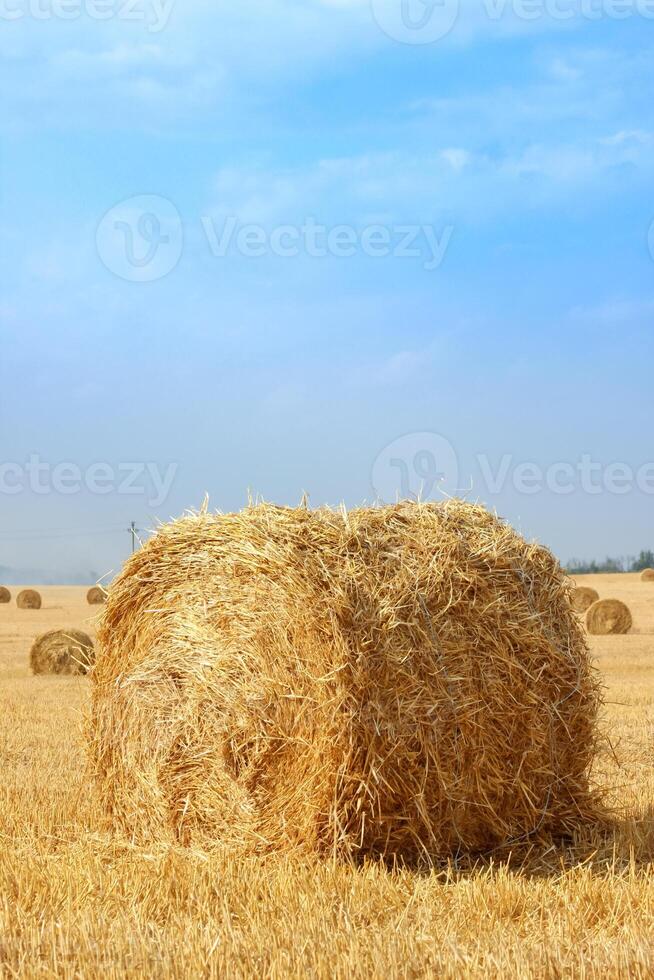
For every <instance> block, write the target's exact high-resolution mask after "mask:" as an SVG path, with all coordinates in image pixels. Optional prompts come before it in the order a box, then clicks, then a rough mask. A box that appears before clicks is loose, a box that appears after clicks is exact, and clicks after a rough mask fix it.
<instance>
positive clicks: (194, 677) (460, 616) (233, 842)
mask: <svg viewBox="0 0 654 980" xmlns="http://www.w3.org/2000/svg"><path fill="white" fill-rule="evenodd" d="M93 683H94V693H93V708H92V717H91V721H90V728H89V737H90V755H91V760H92V764H93V767H94V770H95V775H96V778H97V783H98V788H99V793H100V799H101V801H102V802H103V804H104V807H105V809H106V812H107V814H108V816H109V818H110V820H111V822H112V825H113V826H114V827H118V828H121V829H122V830H123V831H124V832H125V833H127V834H128V835H129V836H130V838H132V839H134V840H153V839H154V840H157V839H159V840H161V839H164V840H178V841H180V842H182V843H185V844H188V843H190V842H193V843H194V844H198V843H199V844H206V843H209V842H212V841H214V842H216V841H217V842H221V843H222V844H227V845H230V846H234V847H237V848H244V849H245V850H251V851H265V850H270V849H277V848H287V847H299V848H302V849H306V850H313V851H318V852H322V853H328V852H334V853H338V854H341V855H350V856H356V855H362V854H383V855H384V856H386V857H389V856H391V855H401V856H403V857H406V858H411V859H412V858H416V857H417V856H419V855H424V854H425V853H428V854H430V855H432V856H444V855H449V854H453V853H458V852H463V851H477V850H480V849H488V848H492V847H494V846H497V845H504V844H507V843H512V844H513V843H516V842H525V841H528V840H532V839H535V838H536V837H537V836H538V835H540V834H542V833H547V832H552V833H555V834H559V833H565V832H567V831H570V830H571V829H572V828H574V827H576V826H577V825H578V824H579V822H580V821H581V820H583V819H585V818H587V817H588V816H589V815H590V814H591V813H592V812H593V799H592V796H591V795H590V793H589V789H588V781H587V775H588V769H589V766H590V763H591V761H592V758H593V753H594V744H595V720H596V712H597V707H598V699H599V694H598V684H597V681H596V678H595V675H594V673H593V670H592V668H591V666H590V663H589V654H588V649H587V646H586V641H585V637H584V634H583V630H582V627H581V625H580V623H579V621H578V619H577V617H576V615H575V614H574V613H573V611H572V608H571V604H570V599H569V584H568V582H567V580H566V578H565V576H564V574H563V573H562V571H561V569H560V567H559V565H558V564H557V562H556V560H555V559H554V558H553V556H552V555H551V554H550V552H549V551H547V550H546V549H544V548H542V547H540V546H538V545H536V544H528V543H527V542H525V541H524V540H523V539H522V538H521V537H520V536H519V535H518V534H516V533H515V532H514V531H513V530H512V529H511V528H510V527H508V526H507V525H506V524H504V523H502V522H501V521H499V520H498V519H497V518H495V517H494V516H492V515H491V514H489V513H488V512H487V511H486V510H484V509H483V508H482V507H478V506H474V505H470V504H465V503H462V502H460V501H454V500H453V501H447V502H445V503H443V504H438V505H434V504H412V503H402V504H398V505H395V506H392V507H384V508H370V509H361V510H353V511H350V512H349V513H346V512H345V511H344V510H343V511H338V512H333V511H330V510H327V509H323V510H318V511H308V510H305V509H302V508H300V509H297V510H295V509H288V508H279V507H273V506H270V505H259V506H255V507H250V508H248V509H246V510H245V511H243V512H242V513H238V514H230V515H226V516H219V515H209V514H205V513H202V514H200V515H191V516H188V517H185V518H183V519H182V520H180V521H177V522H175V523H172V524H169V525H167V526H164V527H163V528H162V529H161V530H160V531H159V533H158V534H157V535H156V536H154V537H153V538H152V539H151V540H149V541H148V542H147V543H146V545H145V546H144V547H143V548H142V549H141V550H140V551H138V552H137V553H136V554H135V555H134V556H133V557H132V558H130V560H129V561H128V562H127V564H126V566H125V568H124V570H123V571H122V573H121V575H120V576H119V578H118V580H117V581H116V582H115V583H114V584H112V588H111V593H110V596H109V599H108V602H107V605H106V607H105V610H104V614H103V617H102V622H101V625H100V631H99V651H98V661H97V666H96V669H95V671H94V673H93Z"/></svg>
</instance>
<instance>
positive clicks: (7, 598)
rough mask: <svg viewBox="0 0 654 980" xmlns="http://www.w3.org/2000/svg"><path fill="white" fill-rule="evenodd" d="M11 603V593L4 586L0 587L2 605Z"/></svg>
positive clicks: (0, 602)
mask: <svg viewBox="0 0 654 980" xmlns="http://www.w3.org/2000/svg"><path fill="white" fill-rule="evenodd" d="M6 602H11V592H10V591H9V589H7V588H6V587H5V586H4V585H0V604H4V603H6Z"/></svg>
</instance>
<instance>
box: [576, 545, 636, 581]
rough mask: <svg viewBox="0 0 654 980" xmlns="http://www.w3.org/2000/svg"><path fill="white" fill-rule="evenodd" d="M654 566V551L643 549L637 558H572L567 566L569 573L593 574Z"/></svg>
mask: <svg viewBox="0 0 654 980" xmlns="http://www.w3.org/2000/svg"><path fill="white" fill-rule="evenodd" d="M646 568H654V551H652V550H650V549H648V550H647V551H641V553H640V554H639V555H638V557H637V558H634V557H633V556H627V557H624V558H608V557H607V558H605V559H604V561H582V560H581V559H579V558H571V559H570V561H569V562H568V564H567V566H566V571H567V572H568V574H569V575H593V574H597V573H602V572H642V571H644V570H645V569H646Z"/></svg>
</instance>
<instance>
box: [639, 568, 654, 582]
mask: <svg viewBox="0 0 654 980" xmlns="http://www.w3.org/2000/svg"><path fill="white" fill-rule="evenodd" d="M640 578H641V581H643V582H654V568H646V569H645V570H644V571H643V573H642V575H641V576H640Z"/></svg>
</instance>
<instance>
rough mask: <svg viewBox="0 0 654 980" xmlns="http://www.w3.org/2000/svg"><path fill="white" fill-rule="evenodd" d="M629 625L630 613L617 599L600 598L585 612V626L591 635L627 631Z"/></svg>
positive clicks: (630, 624)
mask: <svg viewBox="0 0 654 980" xmlns="http://www.w3.org/2000/svg"><path fill="white" fill-rule="evenodd" d="M631 627H632V619H631V613H630V612H629V609H628V608H627V606H625V604H624V602H620V600H619V599H600V600H599V602H594V603H593V605H592V606H591V607H590V609H589V610H588V612H587V613H586V628H587V629H588V632H589V633H590V634H591V635H592V636H609V635H610V634H613V633H615V634H621V633H628V632H629V630H630V629H631Z"/></svg>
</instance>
